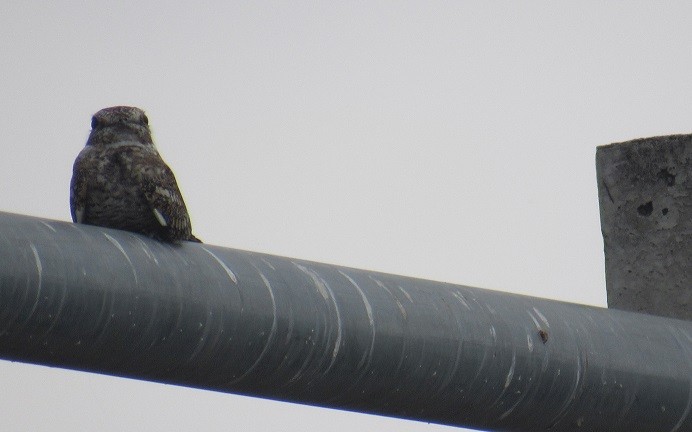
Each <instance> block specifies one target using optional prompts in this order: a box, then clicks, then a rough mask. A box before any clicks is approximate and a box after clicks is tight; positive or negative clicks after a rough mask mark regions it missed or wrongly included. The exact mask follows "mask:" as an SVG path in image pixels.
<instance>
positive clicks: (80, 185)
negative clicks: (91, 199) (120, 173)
mask: <svg viewBox="0 0 692 432" xmlns="http://www.w3.org/2000/svg"><path fill="white" fill-rule="evenodd" d="M89 150H90V149H87V148H85V149H83V150H82V151H81V152H80V153H79V155H78V156H77V159H75V161H74V166H73V167H72V180H71V181H70V213H71V214H72V222H76V223H83V222H84V219H85V214H84V212H85V209H86V201H87V191H88V185H89V176H88V174H89V173H93V172H94V170H93V169H92V166H91V165H93V163H94V159H93V158H89V157H86V156H87V152H88V151H89Z"/></svg>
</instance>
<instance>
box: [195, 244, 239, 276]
mask: <svg viewBox="0 0 692 432" xmlns="http://www.w3.org/2000/svg"><path fill="white" fill-rule="evenodd" d="M200 247H201V248H202V249H204V251H205V252H206V253H208V254H209V255H211V256H212V258H214V259H215V260H216V262H217V263H219V265H220V266H221V268H223V270H224V271H225V272H226V274H227V275H228V277H229V278H230V279H231V280H232V281H233V283H234V284H236V285H238V278H237V277H235V273H233V271H232V270H231V269H230V268H228V266H227V265H226V264H225V263H224V262H223V261H221V258H219V257H217V256H216V255H215V254H214V252H212V251H210V250H209V249H207V248H206V247H204V246H200Z"/></svg>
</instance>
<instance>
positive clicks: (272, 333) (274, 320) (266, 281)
mask: <svg viewBox="0 0 692 432" xmlns="http://www.w3.org/2000/svg"><path fill="white" fill-rule="evenodd" d="M250 264H251V265H252V267H254V268H255V270H257V273H258V274H259V276H260V278H261V279H262V282H264V286H266V287H267V290H268V291H269V298H271V301H272V314H273V317H272V327H271V330H269V336H268V337H267V342H265V344H264V347H263V348H262V351H261V352H260V354H259V355H258V356H257V360H255V362H254V363H252V365H250V367H249V368H248V369H247V370H246V371H245V372H243V373H242V374H241V375H240V376H239V377H238V378H236V379H234V380H233V381H231V382H230V383H229V384H235V383H237V382H238V381H240V380H242V379H243V378H245V377H246V376H248V375H249V374H250V373H251V372H252V371H253V370H255V368H256V367H257V365H258V364H259V362H260V361H262V359H263V358H264V356H265V355H266V354H267V351H269V347H270V346H271V344H272V342H273V341H274V337H275V336H276V331H277V327H278V323H277V312H276V299H275V298H274V290H273V289H272V286H271V284H270V283H269V279H267V278H266V277H265V276H264V274H263V273H262V272H261V271H260V269H259V268H257V266H256V265H255V264H253V263H250Z"/></svg>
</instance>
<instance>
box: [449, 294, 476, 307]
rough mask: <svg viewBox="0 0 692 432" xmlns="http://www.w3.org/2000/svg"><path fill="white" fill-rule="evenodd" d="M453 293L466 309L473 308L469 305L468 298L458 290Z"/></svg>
mask: <svg viewBox="0 0 692 432" xmlns="http://www.w3.org/2000/svg"><path fill="white" fill-rule="evenodd" d="M452 295H453V296H454V298H456V299H457V300H458V301H459V303H461V304H462V305H463V306H464V307H465V308H466V309H468V310H471V306H469V304H468V303H466V300H465V299H464V295H463V294H461V293H459V292H457V291H452Z"/></svg>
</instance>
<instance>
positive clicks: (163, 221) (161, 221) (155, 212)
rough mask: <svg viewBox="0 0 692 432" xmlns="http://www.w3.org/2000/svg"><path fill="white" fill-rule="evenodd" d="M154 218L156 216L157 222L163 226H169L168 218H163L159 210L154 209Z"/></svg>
mask: <svg viewBox="0 0 692 432" xmlns="http://www.w3.org/2000/svg"><path fill="white" fill-rule="evenodd" d="M154 216H156V220H157V221H159V223H160V224H161V226H168V222H166V218H164V217H163V215H162V214H161V212H160V211H159V209H156V208H155V209H154Z"/></svg>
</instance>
